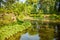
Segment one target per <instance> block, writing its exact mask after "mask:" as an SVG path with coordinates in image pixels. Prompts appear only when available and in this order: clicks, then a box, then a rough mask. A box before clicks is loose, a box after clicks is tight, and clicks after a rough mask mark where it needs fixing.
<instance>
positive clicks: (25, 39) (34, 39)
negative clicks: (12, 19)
mask: <svg viewBox="0 0 60 40" xmlns="http://www.w3.org/2000/svg"><path fill="white" fill-rule="evenodd" d="M39 39H40V38H39V35H38V34H36V35H33V36H32V35H29V33H26V34H23V35H22V36H21V39H20V40H39Z"/></svg>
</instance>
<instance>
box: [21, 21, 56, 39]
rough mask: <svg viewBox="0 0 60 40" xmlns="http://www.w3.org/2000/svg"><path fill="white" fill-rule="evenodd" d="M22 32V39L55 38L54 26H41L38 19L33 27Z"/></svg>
mask: <svg viewBox="0 0 60 40" xmlns="http://www.w3.org/2000/svg"><path fill="white" fill-rule="evenodd" d="M22 33H23V34H22V35H21V38H20V40H55V39H54V29H53V26H49V25H42V26H41V25H39V24H38V23H37V22H36V21H35V22H34V23H33V26H32V27H31V28H28V30H25V32H22Z"/></svg>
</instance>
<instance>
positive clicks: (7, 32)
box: [0, 22, 31, 40]
mask: <svg viewBox="0 0 60 40" xmlns="http://www.w3.org/2000/svg"><path fill="white" fill-rule="evenodd" d="M30 26H31V23H30V22H24V23H23V24H21V25H20V24H13V25H8V26H3V27H0V40H4V39H5V38H7V39H8V38H9V37H10V36H13V35H14V34H16V33H18V32H22V31H23V30H25V29H27V28H29V27H30Z"/></svg>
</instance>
